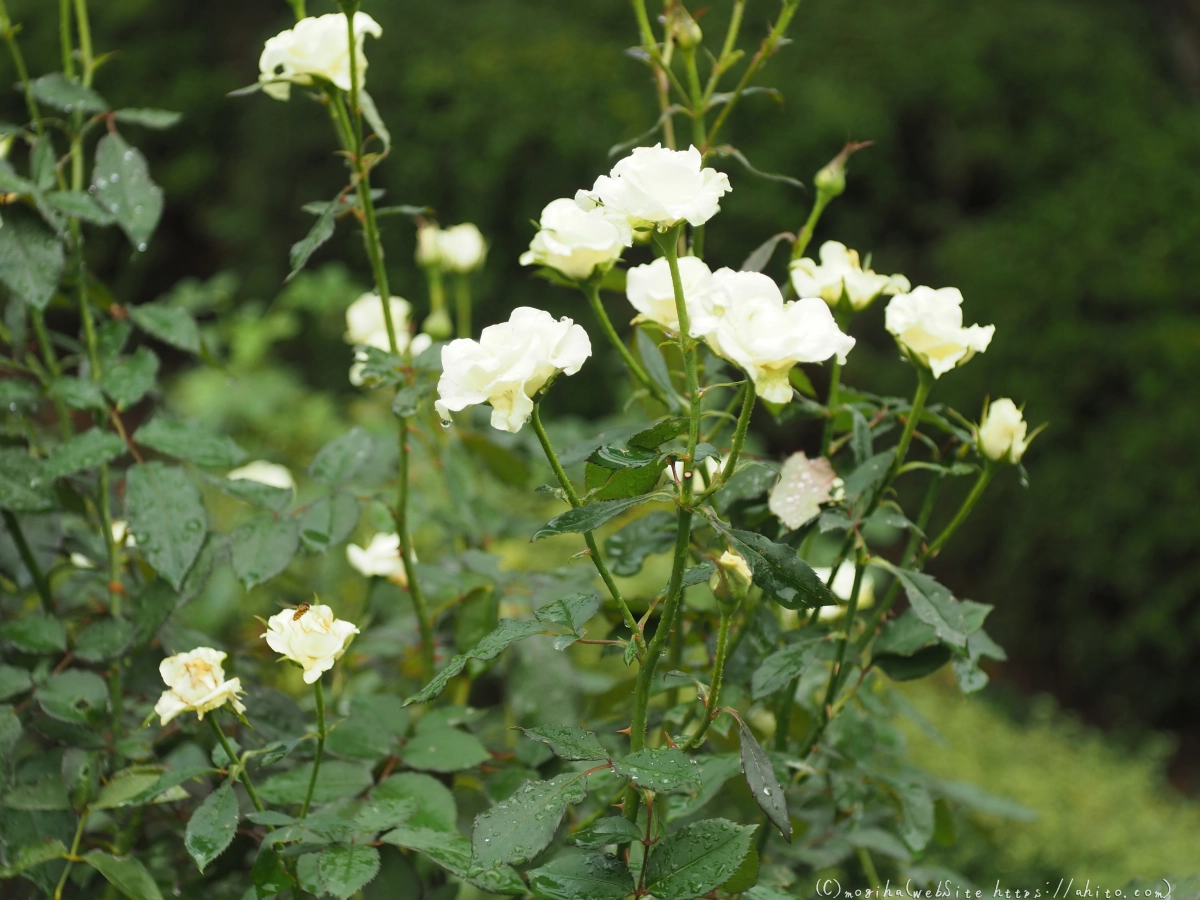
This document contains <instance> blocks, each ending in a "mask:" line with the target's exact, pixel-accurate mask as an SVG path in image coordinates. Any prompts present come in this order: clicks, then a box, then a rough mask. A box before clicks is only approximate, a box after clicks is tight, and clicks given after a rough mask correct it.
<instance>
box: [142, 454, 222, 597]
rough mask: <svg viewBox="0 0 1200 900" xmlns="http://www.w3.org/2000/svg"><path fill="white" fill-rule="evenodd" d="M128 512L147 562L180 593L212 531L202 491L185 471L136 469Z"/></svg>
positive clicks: (160, 467) (145, 466)
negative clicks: (208, 532)
mask: <svg viewBox="0 0 1200 900" xmlns="http://www.w3.org/2000/svg"><path fill="white" fill-rule="evenodd" d="M125 511H126V516H127V517H128V519H129V524H130V527H131V529H132V530H133V534H134V537H135V538H137V543H138V550H139V551H141V554H142V556H144V557H145V559H146V561H147V562H149V563H150V565H151V566H153V567H154V570H155V571H156V572H158V574H159V575H161V576H162V577H163V578H164V579H166V580H167V581H168V582H170V584H171V586H172V587H174V588H175V589H176V590H179V588H180V587H181V586H182V585H183V580H184V577H185V576H186V575H187V573H188V570H189V569H190V568H191V567H192V564H193V563H194V562H195V561H196V557H197V556H198V555H199V554H200V548H201V547H202V546H203V545H204V536H205V534H206V533H207V531H208V516H207V513H206V512H205V510H204V504H203V503H202V502H201V501H200V492H199V491H198V490H197V489H196V486H195V485H194V484H192V482H191V481H190V480H189V479H188V477H187V475H185V474H184V472H183V470H182V469H178V468H175V467H173V466H167V465H164V464H163V463H160V462H148V463H142V464H141V465H136V466H134V467H133V468H132V469H130V470H129V472H128V473H127V474H126V476H125Z"/></svg>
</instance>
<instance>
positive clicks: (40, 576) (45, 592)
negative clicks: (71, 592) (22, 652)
mask: <svg viewBox="0 0 1200 900" xmlns="http://www.w3.org/2000/svg"><path fill="white" fill-rule="evenodd" d="M0 513H2V514H3V516H4V527H5V528H6V529H7V530H8V533H9V534H10V535H11V536H12V539H13V543H14V544H16V545H17V552H18V553H19V554H20V555H21V562H23V563H24V564H25V568H26V569H28V570H29V577H30V578H32V579H33V585H34V587H36V588H37V592H38V596H39V597H41V598H42V609H44V610H45V611H46V613H47V615H54V598H53V596H52V595H51V593H50V582H48V581H47V580H46V576H45V574H44V573H43V572H42V569H41V566H39V565H38V564H37V559H36V558H35V557H34V555H33V551H32V550H31V549H30V547H29V542H28V541H27V540H25V532H23V531H22V530H21V523H20V522H19V521H18V520H17V517H16V516H15V515H14V514H13V513H11V512H9V511H8V510H7V509H6V510H2V511H0Z"/></svg>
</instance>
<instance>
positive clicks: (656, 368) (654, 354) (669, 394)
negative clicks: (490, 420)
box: [634, 328, 683, 412]
mask: <svg viewBox="0 0 1200 900" xmlns="http://www.w3.org/2000/svg"><path fill="white" fill-rule="evenodd" d="M634 341H635V342H636V343H637V351H638V356H640V357H641V358H642V365H644V366H645V367H646V374H647V375H649V376H650V380H651V381H653V382H654V384H655V385H656V386H657V387H658V388H659V389H660V390H661V391H662V392H663V394H664V395H665V396H666V398H667V404H668V405H669V406H670V408H671V411H672V412H680V411H681V410H682V409H683V405H682V404H681V403H680V402H679V398H678V396H676V394H675V385H674V384H672V383H671V372H670V370H669V369H667V361H666V359H665V358H664V357H663V354H662V351H661V350H660V349H658V344H656V343H655V342H654V338H652V337H650V335H649V334H647V332H646V329H644V328H635V329H634Z"/></svg>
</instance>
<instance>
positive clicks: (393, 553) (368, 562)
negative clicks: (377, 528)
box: [346, 532, 408, 587]
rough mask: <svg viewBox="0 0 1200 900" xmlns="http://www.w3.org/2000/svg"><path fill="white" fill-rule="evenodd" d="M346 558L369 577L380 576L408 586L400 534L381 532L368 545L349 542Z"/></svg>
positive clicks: (356, 569)
mask: <svg viewBox="0 0 1200 900" xmlns="http://www.w3.org/2000/svg"><path fill="white" fill-rule="evenodd" d="M346 559H347V560H348V561H349V562H350V565H351V567H352V568H354V570H355V571H357V572H359V573H360V574H362V575H365V576H366V577H367V578H373V577H375V576H379V577H381V578H386V579H388V580H389V581H393V582H395V583H396V584H398V585H400V586H401V587H407V586H408V573H407V571H405V568H404V560H403V559H402V558H401V556H400V535H398V534H385V533H383V532H380V533H379V534H377V535H375V537H373V538H371V542H370V543H369V544H368V545H367V546H366V547H360V546H358V544H349V545H347V547H346Z"/></svg>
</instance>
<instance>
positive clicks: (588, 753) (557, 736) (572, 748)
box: [521, 725, 608, 760]
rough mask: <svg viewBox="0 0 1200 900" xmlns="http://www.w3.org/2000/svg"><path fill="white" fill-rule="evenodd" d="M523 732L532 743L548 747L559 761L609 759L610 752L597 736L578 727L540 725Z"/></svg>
mask: <svg viewBox="0 0 1200 900" xmlns="http://www.w3.org/2000/svg"><path fill="white" fill-rule="evenodd" d="M521 730H522V731H523V732H525V737H527V738H529V739H530V740H531V741H540V742H541V743H543V744H546V745H548V746H549V747H550V749H551V750H553V751H554V755H555V756H557V757H558V758H559V759H570V760H590V759H608V751H607V750H605V749H604V747H603V746H602V745H601V744H600V740H599V739H598V738H597V737H596V735H594V734H593V733H592V732H590V731H587V730H586V729H583V728H580V727H578V726H577V725H539V726H537V727H536V728H522V729H521Z"/></svg>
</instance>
